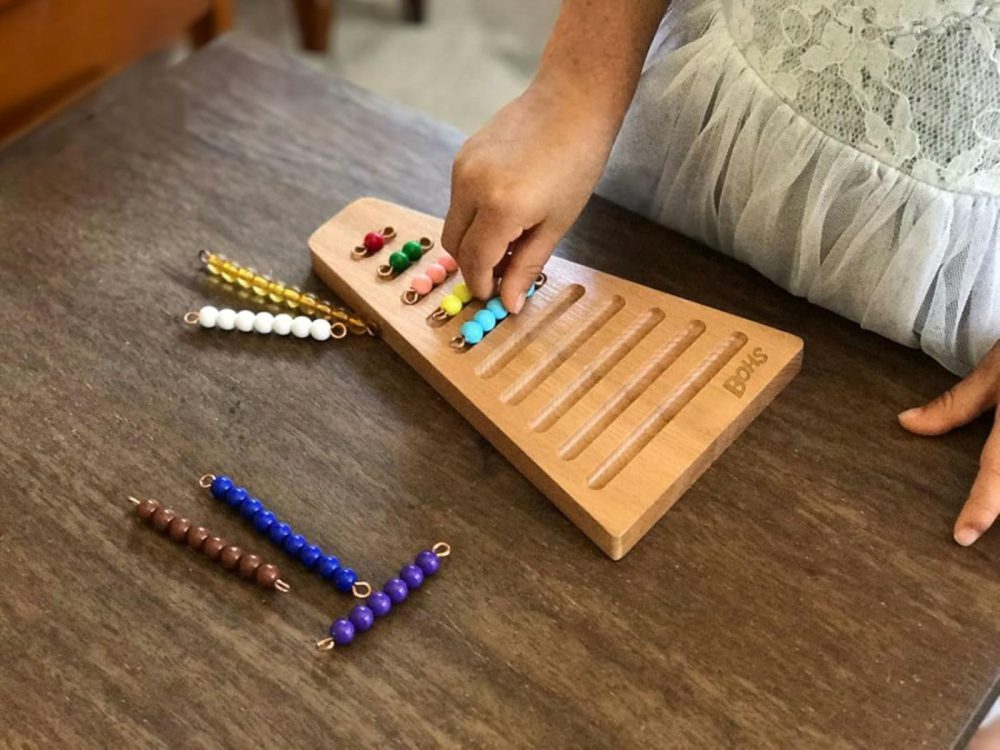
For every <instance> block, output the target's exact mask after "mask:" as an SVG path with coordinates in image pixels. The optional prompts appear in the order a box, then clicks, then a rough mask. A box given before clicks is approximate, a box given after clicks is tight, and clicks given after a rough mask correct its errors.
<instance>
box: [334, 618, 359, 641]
mask: <svg viewBox="0 0 1000 750" xmlns="http://www.w3.org/2000/svg"><path fill="white" fill-rule="evenodd" d="M330 637H331V638H333V642H334V643H336V644H337V645H338V646H346V645H347V644H348V643H350V642H351V641H353V640H354V626H353V625H352V624H351V621H350V620H345V619H344V618H342V617H341V618H339V619H336V620H334V621H333V624H332V625H331V626H330Z"/></svg>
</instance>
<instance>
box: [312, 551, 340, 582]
mask: <svg viewBox="0 0 1000 750" xmlns="http://www.w3.org/2000/svg"><path fill="white" fill-rule="evenodd" d="M338 570H340V560H338V559H337V558H336V557H334V556H333V555H327V556H326V557H324V558H323V559H322V560H320V561H319V563H318V564H317V565H316V572H317V573H319V574H320V577H322V578H323V580H324V581H332V580H333V577H334V575H336V573H337V571H338Z"/></svg>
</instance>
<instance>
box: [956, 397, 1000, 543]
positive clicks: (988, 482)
mask: <svg viewBox="0 0 1000 750" xmlns="http://www.w3.org/2000/svg"><path fill="white" fill-rule="evenodd" d="M997 516H1000V409H998V410H997V414H996V416H995V417H994V423H993V431H992V432H991V433H990V437H989V439H988V440H987V441H986V446H985V447H984V448H983V454H982V456H981V458H980V459H979V474H978V475H977V476H976V481H975V483H974V484H973V485H972V491H971V492H970V493H969V499H968V500H967V501H966V503H965V506H964V507H963V508H962V512H961V513H959V515H958V520H957V521H955V541H956V542H958V543H959V544H961V545H962V546H963V547H968V546H969V545H970V544H972V543H973V542H975V541H976V540H977V539H978V538H979V537H981V536H982V535H983V532H985V531H986V530H987V529H988V528H989V527H990V526H992V525H993V522H994V521H996V519H997Z"/></svg>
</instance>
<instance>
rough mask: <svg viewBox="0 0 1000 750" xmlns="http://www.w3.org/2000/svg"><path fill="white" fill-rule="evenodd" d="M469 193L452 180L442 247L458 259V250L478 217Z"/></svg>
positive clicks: (442, 235) (442, 232) (442, 233)
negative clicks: (474, 218)
mask: <svg viewBox="0 0 1000 750" xmlns="http://www.w3.org/2000/svg"><path fill="white" fill-rule="evenodd" d="M467 195H468V191H467V190H464V189H462V188H461V187H460V186H459V184H457V183H456V182H455V180H454V179H453V180H452V190H451V204H450V205H449V206H448V214H447V216H445V219H444V229H443V230H442V231H441V245H442V246H443V247H444V249H445V250H447V251H448V252H449V253H450V254H451V255H452V256H453V257H455V258H456V259H457V257H458V249H459V248H460V247H461V246H462V238H463V237H465V233H466V232H467V231H468V229H469V225H470V224H471V223H472V219H473V217H474V216H475V215H476V204H475V203H474V202H473V201H470V200H469V199H468V198H467V197H466V196H467Z"/></svg>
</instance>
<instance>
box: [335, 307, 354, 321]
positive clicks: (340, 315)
mask: <svg viewBox="0 0 1000 750" xmlns="http://www.w3.org/2000/svg"><path fill="white" fill-rule="evenodd" d="M330 317H331V318H334V319H335V320H339V321H342V322H344V323H346V322H347V321H349V320H350V319H351V316H350V315H349V314H348V312H347V310H345V309H344V308H342V307H335V308H333V310H332V311H331V312H330Z"/></svg>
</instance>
